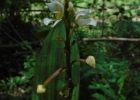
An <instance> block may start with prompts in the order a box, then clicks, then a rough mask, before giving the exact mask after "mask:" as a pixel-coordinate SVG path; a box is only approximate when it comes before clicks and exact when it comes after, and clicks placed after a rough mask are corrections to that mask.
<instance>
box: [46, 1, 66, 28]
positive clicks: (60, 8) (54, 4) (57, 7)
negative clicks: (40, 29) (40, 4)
mask: <svg viewBox="0 0 140 100" xmlns="http://www.w3.org/2000/svg"><path fill="white" fill-rule="evenodd" d="M46 5H47V6H48V7H49V9H50V11H51V12H52V13H55V18H56V20H53V19H49V18H45V19H44V24H45V25H48V24H49V23H50V22H52V21H55V23H54V24H53V27H54V26H55V25H56V24H57V23H58V22H60V21H61V20H62V19H61V18H62V17H63V15H64V5H63V4H62V3H60V2H59V1H57V0H51V3H46Z"/></svg>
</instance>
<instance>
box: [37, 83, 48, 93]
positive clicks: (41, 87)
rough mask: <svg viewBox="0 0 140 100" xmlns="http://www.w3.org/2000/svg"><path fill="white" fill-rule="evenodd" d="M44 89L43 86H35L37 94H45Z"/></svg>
mask: <svg viewBox="0 0 140 100" xmlns="http://www.w3.org/2000/svg"><path fill="white" fill-rule="evenodd" d="M45 91H46V88H44V87H43V85H38V86H37V91H36V92H37V93H45Z"/></svg>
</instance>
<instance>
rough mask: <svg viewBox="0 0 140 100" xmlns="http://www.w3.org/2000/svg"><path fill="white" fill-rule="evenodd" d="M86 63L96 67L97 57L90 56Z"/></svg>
mask: <svg viewBox="0 0 140 100" xmlns="http://www.w3.org/2000/svg"><path fill="white" fill-rule="evenodd" d="M86 63H87V64H88V65H90V66H92V67H94V68H95V58H94V57H93V56H88V57H87V59H86Z"/></svg>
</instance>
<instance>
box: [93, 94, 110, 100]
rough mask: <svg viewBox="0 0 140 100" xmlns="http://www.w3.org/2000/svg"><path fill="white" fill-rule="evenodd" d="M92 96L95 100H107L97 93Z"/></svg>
mask: <svg viewBox="0 0 140 100" xmlns="http://www.w3.org/2000/svg"><path fill="white" fill-rule="evenodd" d="M92 96H93V97H95V98H96V99H97V100H107V99H106V98H105V97H104V96H103V95H102V94H99V93H95V94H93V95H92Z"/></svg>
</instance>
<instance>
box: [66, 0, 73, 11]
mask: <svg viewBox="0 0 140 100" xmlns="http://www.w3.org/2000/svg"><path fill="white" fill-rule="evenodd" d="M73 9H74V7H73V3H72V2H71V1H69V7H68V9H67V11H69V12H70V11H73Z"/></svg>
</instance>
